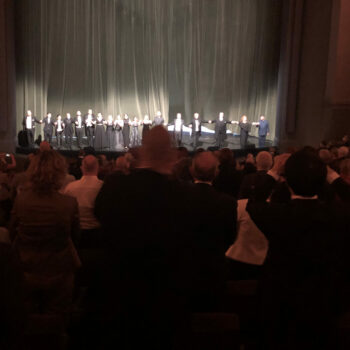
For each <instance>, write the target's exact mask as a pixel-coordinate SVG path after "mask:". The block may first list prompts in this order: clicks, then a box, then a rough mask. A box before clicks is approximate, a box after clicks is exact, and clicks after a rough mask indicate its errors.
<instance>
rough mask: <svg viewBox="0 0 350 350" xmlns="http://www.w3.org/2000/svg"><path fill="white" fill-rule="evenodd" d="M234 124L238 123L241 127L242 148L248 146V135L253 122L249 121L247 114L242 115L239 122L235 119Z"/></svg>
mask: <svg viewBox="0 0 350 350" xmlns="http://www.w3.org/2000/svg"><path fill="white" fill-rule="evenodd" d="M233 123H234V124H238V126H239V128H240V143H241V148H246V147H247V141H248V135H249V132H250V130H251V128H252V124H250V123H248V118H247V116H246V115H242V117H241V119H240V121H239V122H237V121H235V122H233Z"/></svg>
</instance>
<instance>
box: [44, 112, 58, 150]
mask: <svg viewBox="0 0 350 350" xmlns="http://www.w3.org/2000/svg"><path fill="white" fill-rule="evenodd" d="M43 123H44V140H45V141H47V142H48V143H49V144H50V145H51V143H52V135H53V130H54V127H55V124H54V120H53V119H52V114H51V113H47V115H46V117H45V118H44V120H43Z"/></svg>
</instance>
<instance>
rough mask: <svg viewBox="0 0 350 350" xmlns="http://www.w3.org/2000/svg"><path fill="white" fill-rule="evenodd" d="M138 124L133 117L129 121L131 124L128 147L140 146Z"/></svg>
mask: <svg viewBox="0 0 350 350" xmlns="http://www.w3.org/2000/svg"><path fill="white" fill-rule="evenodd" d="M139 125H140V122H139V121H138V119H137V118H136V117H135V118H134V120H132V121H131V122H130V126H131V139H130V147H138V146H140V143H141V142H140V135H139Z"/></svg>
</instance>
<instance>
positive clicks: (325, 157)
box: [318, 148, 333, 165]
mask: <svg viewBox="0 0 350 350" xmlns="http://www.w3.org/2000/svg"><path fill="white" fill-rule="evenodd" d="M318 156H319V158H320V159H321V161H322V162H323V163H324V164H327V165H328V164H330V163H332V160H333V156H332V154H331V152H329V150H328V149H326V148H322V149H320V150H319V151H318Z"/></svg>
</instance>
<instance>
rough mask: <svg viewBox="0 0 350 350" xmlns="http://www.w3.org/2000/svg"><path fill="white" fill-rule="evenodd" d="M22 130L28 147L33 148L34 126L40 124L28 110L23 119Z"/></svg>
mask: <svg viewBox="0 0 350 350" xmlns="http://www.w3.org/2000/svg"><path fill="white" fill-rule="evenodd" d="M22 124H23V129H24V130H25V132H26V134H27V139H28V147H34V139H35V124H40V121H39V120H38V119H36V118H35V117H33V115H32V111H30V110H28V111H27V114H26V115H25V116H24V118H23V123H22Z"/></svg>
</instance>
